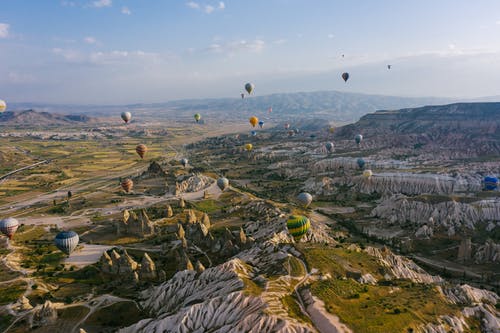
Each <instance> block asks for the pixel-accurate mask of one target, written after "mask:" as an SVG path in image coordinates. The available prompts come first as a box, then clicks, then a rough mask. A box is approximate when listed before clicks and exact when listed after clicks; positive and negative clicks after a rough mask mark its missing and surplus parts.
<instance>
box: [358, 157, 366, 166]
mask: <svg viewBox="0 0 500 333" xmlns="http://www.w3.org/2000/svg"><path fill="white" fill-rule="evenodd" d="M356 163H358V167H359V168H360V169H363V168H364V167H365V160H364V159H362V158H361V157H360V158H358V160H357V161H356Z"/></svg>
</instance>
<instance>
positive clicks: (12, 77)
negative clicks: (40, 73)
mask: <svg viewBox="0 0 500 333" xmlns="http://www.w3.org/2000/svg"><path fill="white" fill-rule="evenodd" d="M8 78H9V81H10V82H11V83H33V82H35V81H36V79H35V76H33V75H32V74H25V73H17V72H9V74H8Z"/></svg>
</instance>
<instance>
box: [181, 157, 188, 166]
mask: <svg viewBox="0 0 500 333" xmlns="http://www.w3.org/2000/svg"><path fill="white" fill-rule="evenodd" d="M188 163H189V161H188V159H187V158H181V164H182V166H183V167H186V166H187V165H188Z"/></svg>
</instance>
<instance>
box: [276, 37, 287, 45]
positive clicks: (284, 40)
mask: <svg viewBox="0 0 500 333" xmlns="http://www.w3.org/2000/svg"><path fill="white" fill-rule="evenodd" d="M285 43H286V39H284V38H281V39H277V40H275V41H273V44H276V45H281V44H285Z"/></svg>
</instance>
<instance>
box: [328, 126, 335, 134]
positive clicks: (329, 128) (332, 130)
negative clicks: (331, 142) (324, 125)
mask: <svg viewBox="0 0 500 333" xmlns="http://www.w3.org/2000/svg"><path fill="white" fill-rule="evenodd" d="M328 132H330V134H331V133H333V132H335V127H333V126H330V127H328Z"/></svg>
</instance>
